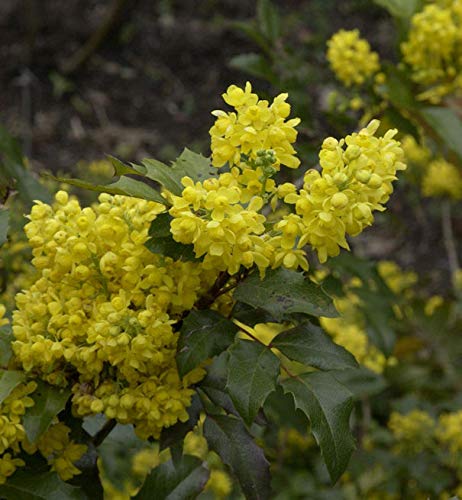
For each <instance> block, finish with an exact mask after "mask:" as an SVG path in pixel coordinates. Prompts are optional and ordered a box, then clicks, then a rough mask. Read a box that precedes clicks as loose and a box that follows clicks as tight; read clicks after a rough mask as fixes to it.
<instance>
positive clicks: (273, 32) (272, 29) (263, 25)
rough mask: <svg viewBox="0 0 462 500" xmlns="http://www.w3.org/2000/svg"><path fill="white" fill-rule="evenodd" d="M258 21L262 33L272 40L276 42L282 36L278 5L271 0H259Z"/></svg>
mask: <svg viewBox="0 0 462 500" xmlns="http://www.w3.org/2000/svg"><path fill="white" fill-rule="evenodd" d="M257 23H258V27H259V28H260V31H261V33H262V34H263V35H264V36H265V37H266V39H267V40H269V41H270V42H272V43H273V42H275V41H276V39H277V38H279V36H280V34H281V33H280V31H281V22H280V19H279V14H278V11H277V9H276V7H275V6H274V5H273V3H272V2H271V0H258V2H257Z"/></svg>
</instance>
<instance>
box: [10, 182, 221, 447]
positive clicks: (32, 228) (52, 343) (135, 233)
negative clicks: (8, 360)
mask: <svg viewBox="0 0 462 500" xmlns="http://www.w3.org/2000/svg"><path fill="white" fill-rule="evenodd" d="M163 209H164V207H163V206H162V205H159V204H156V203H152V202H147V201H144V200H138V199H135V198H128V197H123V196H114V197H113V196H110V195H106V194H102V195H100V198H99V203H98V204H96V205H94V207H93V208H90V207H88V208H83V209H82V208H81V207H80V205H79V203H78V201H77V200H75V199H71V198H69V197H68V195H67V193H65V192H63V191H60V192H58V193H57V195H56V203H55V204H54V205H53V206H49V205H46V204H43V203H37V204H36V205H35V206H34V207H33V208H32V211H31V215H30V222H29V223H28V224H27V225H26V228H25V230H26V233H27V236H28V238H29V242H30V245H31V246H32V247H33V255H34V258H33V261H32V263H33V265H34V267H35V268H36V269H37V270H38V271H39V277H38V279H37V281H36V282H35V283H34V284H33V285H32V286H31V287H30V288H28V289H27V290H26V291H24V292H23V293H19V294H18V295H17V297H16V304H17V310H16V311H15V312H14V314H13V333H14V336H15V340H14V342H13V343H12V346H13V350H14V353H15V355H16V360H17V362H19V363H20V364H21V366H22V368H23V369H24V371H25V372H26V373H29V374H30V375H31V376H36V377H40V378H42V379H44V380H46V381H47V382H49V383H51V384H55V385H59V386H66V385H71V387H72V392H73V410H74V412H75V414H76V415H78V416H85V415H90V414H96V413H100V412H104V413H105V414H106V416H107V417H108V418H115V419H117V420H118V421H119V422H120V423H133V424H134V425H135V427H136V430H137V432H138V434H139V435H140V436H142V437H147V436H150V435H152V436H156V437H157V436H158V435H159V432H160V430H161V429H162V427H164V426H169V425H172V424H173V423H175V422H176V421H177V420H178V419H181V420H185V419H187V418H188V417H187V413H186V407H187V406H188V405H189V404H190V398H191V396H192V393H193V391H192V390H191V389H189V388H188V385H189V384H190V383H191V382H194V381H196V380H197V377H199V378H200V377H201V376H202V371H201V370H199V371H196V372H194V371H193V372H191V374H189V375H188V378H187V379H186V378H185V379H183V380H181V379H180V377H179V375H178V371H177V368H176V364H175V352H176V342H177V335H176V334H175V333H174V331H173V328H172V324H173V323H175V322H176V321H177V319H178V318H179V316H180V315H181V313H182V312H183V311H185V310H189V309H191V308H192V306H193V304H194V303H195V301H196V299H197V298H198V296H199V294H200V293H201V292H202V291H203V290H207V289H208V287H209V283H210V282H213V281H214V279H215V277H216V274H217V273H216V272H214V271H204V270H203V268H202V266H200V265H197V264H192V263H186V262H180V261H177V262H175V261H173V260H172V259H169V258H167V257H164V256H159V255H156V254H153V253H151V252H150V251H149V250H148V249H147V248H146V247H145V246H144V243H145V242H146V240H147V238H148V230H149V226H150V222H151V221H152V220H153V219H154V218H155V217H156V215H157V214H158V213H159V212H161V211H162V210H163Z"/></svg>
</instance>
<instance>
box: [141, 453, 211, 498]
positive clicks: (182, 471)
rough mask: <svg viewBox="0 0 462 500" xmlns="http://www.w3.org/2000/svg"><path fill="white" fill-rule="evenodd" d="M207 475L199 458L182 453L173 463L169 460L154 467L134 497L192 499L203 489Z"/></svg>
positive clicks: (207, 472)
mask: <svg viewBox="0 0 462 500" xmlns="http://www.w3.org/2000/svg"><path fill="white" fill-rule="evenodd" d="M209 475H210V473H209V471H208V470H207V469H206V468H205V467H204V465H203V463H202V461H201V460H199V459H198V458H197V457H193V456H191V455H183V456H182V457H181V458H180V460H178V461H177V462H175V463H174V462H173V461H172V460H169V461H168V462H165V463H163V464H161V465H159V466H158V467H156V468H155V469H154V470H153V471H152V472H151V474H149V476H148V477H147V478H146V481H145V482H144V485H143V487H142V488H141V490H140V492H139V493H138V495H136V497H135V499H136V500H153V499H154V498H155V499H156V500H157V499H158V500H189V499H191V500H192V499H193V498H196V497H197V495H199V493H200V492H201V491H202V490H203V489H204V487H205V485H206V483H207V480H208V478H209Z"/></svg>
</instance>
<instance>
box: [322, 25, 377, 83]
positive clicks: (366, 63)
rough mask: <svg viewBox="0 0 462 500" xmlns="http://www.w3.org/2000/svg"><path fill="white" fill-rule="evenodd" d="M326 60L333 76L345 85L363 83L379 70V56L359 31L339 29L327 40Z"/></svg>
mask: <svg viewBox="0 0 462 500" xmlns="http://www.w3.org/2000/svg"><path fill="white" fill-rule="evenodd" d="M327 47H328V49H327V60H328V61H329V63H330V66H331V68H332V71H333V72H334V73H335V76H336V77H337V78H338V79H339V80H340V81H341V82H342V83H344V84H345V85H346V86H347V87H351V86H352V85H363V84H364V83H365V82H366V81H367V80H368V79H370V78H372V77H373V76H374V75H375V74H376V73H377V72H378V71H379V70H380V63H379V56H378V54H377V53H376V52H374V51H372V50H371V47H370V45H369V42H368V41H367V40H364V39H363V38H361V37H360V33H359V31H358V30H357V29H356V30H351V31H347V30H340V31H338V32H337V33H335V34H334V35H333V36H332V38H331V39H330V40H329V41H328V42H327Z"/></svg>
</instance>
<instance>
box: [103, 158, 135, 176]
mask: <svg viewBox="0 0 462 500" xmlns="http://www.w3.org/2000/svg"><path fill="white" fill-rule="evenodd" d="M106 158H107V159H108V160H109V161H110V162H111V164H112V166H113V167H114V174H115V175H127V174H132V175H143V174H144V169H143V170H141V171H140V170H136V169H134V168H133V167H131V166H130V165H126V164H125V163H123V162H121V161H120V160H118V159H117V158H115V157H114V156H111V155H107V156H106Z"/></svg>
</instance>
